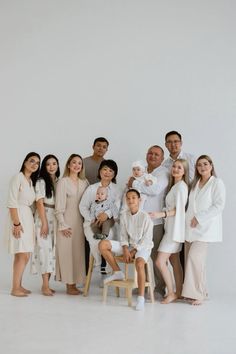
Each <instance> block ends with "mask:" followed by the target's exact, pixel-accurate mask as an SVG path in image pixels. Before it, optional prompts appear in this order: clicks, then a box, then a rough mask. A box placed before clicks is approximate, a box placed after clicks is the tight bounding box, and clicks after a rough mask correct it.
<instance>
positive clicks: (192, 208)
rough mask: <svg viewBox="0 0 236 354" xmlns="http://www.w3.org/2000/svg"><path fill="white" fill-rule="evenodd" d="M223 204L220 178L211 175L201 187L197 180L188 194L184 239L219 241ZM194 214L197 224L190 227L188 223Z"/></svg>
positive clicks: (220, 237)
mask: <svg viewBox="0 0 236 354" xmlns="http://www.w3.org/2000/svg"><path fill="white" fill-rule="evenodd" d="M224 205H225V186H224V183H223V182H222V180H221V179H219V178H216V177H214V176H211V177H210V179H209V181H208V182H207V183H206V184H205V185H204V186H203V187H202V188H201V189H199V181H198V182H197V184H196V186H195V188H194V189H193V190H191V192H190V195H189V203H188V209H187V212H186V234H185V239H186V241H188V242H193V241H202V242H221V241H222V211H223V209H224ZM194 216H195V217H196V219H197V221H198V224H197V226H196V227H191V226H190V223H191V220H192V218H193V217H194Z"/></svg>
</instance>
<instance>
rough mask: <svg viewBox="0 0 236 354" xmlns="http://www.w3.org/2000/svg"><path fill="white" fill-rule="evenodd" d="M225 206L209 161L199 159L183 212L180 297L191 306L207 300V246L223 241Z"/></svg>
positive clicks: (219, 181)
mask: <svg viewBox="0 0 236 354" xmlns="http://www.w3.org/2000/svg"><path fill="white" fill-rule="evenodd" d="M224 205H225V186H224V183H223V182H222V180H221V179H219V178H217V177H216V175H215V170H214V165H213V162H212V160H211V158H210V157H209V156H207V155H201V156H200V157H199V158H198V159H197V161H196V167H195V177H194V181H193V185H192V188H191V191H190V195H189V203H188V209H187V212H186V233H185V240H186V243H185V250H186V253H185V256H186V271H185V279H184V285H183V291H182V296H183V297H185V298H187V299H190V301H191V304H192V305H200V304H201V303H202V301H203V300H204V299H205V298H206V297H207V291H206V256H207V248H208V243H209V242H221V241H222V211H223V208H224Z"/></svg>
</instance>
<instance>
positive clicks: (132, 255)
mask: <svg viewBox="0 0 236 354" xmlns="http://www.w3.org/2000/svg"><path fill="white" fill-rule="evenodd" d="M136 252H137V250H136V249H135V248H133V249H132V250H131V251H130V255H131V259H134V257H135V254H136Z"/></svg>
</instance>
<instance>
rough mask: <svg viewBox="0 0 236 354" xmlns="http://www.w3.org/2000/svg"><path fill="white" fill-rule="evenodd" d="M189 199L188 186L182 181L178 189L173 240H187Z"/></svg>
mask: <svg viewBox="0 0 236 354" xmlns="http://www.w3.org/2000/svg"><path fill="white" fill-rule="evenodd" d="M187 199H188V187H187V185H186V184H185V183H184V182H181V183H180V184H179V185H178V188H177V189H176V195H175V202H176V204H175V209H176V214H175V216H174V224H173V241H176V242H184V240H185V206H186V203H187Z"/></svg>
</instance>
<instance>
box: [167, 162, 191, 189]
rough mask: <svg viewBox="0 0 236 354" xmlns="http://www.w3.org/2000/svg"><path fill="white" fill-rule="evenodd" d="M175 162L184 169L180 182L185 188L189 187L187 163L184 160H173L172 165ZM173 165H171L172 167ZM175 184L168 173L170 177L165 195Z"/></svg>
mask: <svg viewBox="0 0 236 354" xmlns="http://www.w3.org/2000/svg"><path fill="white" fill-rule="evenodd" d="M176 162H180V163H181V164H182V166H183V168H184V175H183V177H182V181H184V182H185V183H186V184H187V186H188V187H189V166H188V161H187V160H185V159H177V160H175V162H174V163H176ZM174 163H173V165H174ZM174 184H175V179H174V177H173V176H172V173H170V177H169V184H168V187H167V193H168V192H169V191H170V189H171V188H172V187H173V185H174Z"/></svg>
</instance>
